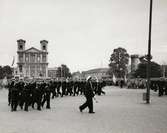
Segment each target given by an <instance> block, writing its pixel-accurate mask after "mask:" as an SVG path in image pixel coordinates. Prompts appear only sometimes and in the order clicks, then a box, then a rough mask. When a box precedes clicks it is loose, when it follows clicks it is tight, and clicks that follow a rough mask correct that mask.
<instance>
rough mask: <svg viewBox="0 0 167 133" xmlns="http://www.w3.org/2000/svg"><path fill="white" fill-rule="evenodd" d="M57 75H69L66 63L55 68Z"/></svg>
mask: <svg viewBox="0 0 167 133" xmlns="http://www.w3.org/2000/svg"><path fill="white" fill-rule="evenodd" d="M57 77H65V78H67V77H71V72H70V69H69V68H68V67H67V66H66V65H64V64H62V65H61V66H59V67H58V69H57Z"/></svg>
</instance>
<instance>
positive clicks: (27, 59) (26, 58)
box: [25, 54, 29, 62]
mask: <svg viewBox="0 0 167 133" xmlns="http://www.w3.org/2000/svg"><path fill="white" fill-rule="evenodd" d="M25 61H26V62H29V55H28V54H25Z"/></svg>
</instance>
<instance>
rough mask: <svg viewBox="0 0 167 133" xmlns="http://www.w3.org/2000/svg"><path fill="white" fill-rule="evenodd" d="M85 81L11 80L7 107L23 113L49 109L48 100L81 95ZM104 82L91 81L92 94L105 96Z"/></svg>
mask: <svg viewBox="0 0 167 133" xmlns="http://www.w3.org/2000/svg"><path fill="white" fill-rule="evenodd" d="M85 84H86V81H85V80H82V81H81V80H80V81H73V80H61V81H60V80H49V81H48V80H42V81H39V80H26V81H23V80H22V79H21V80H16V79H14V80H11V81H10V82H9V84H8V90H9V91H8V105H9V106H10V107H11V111H17V109H18V106H19V107H20V109H22V110H24V111H28V109H29V108H30V107H31V108H33V109H35V108H36V109H37V110H41V109H42V108H45V105H46V109H50V108H51V107H50V99H54V98H56V97H63V96H78V95H83V94H84V90H85ZM105 85H106V83H105V81H98V82H96V81H93V82H92V86H93V90H94V93H95V94H97V95H101V94H105V92H104V91H103V90H102V88H103V87H104V86H105Z"/></svg>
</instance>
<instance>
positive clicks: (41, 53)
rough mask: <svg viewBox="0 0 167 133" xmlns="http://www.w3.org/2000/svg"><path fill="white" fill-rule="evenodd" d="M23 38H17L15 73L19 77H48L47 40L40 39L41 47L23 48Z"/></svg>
mask: <svg viewBox="0 0 167 133" xmlns="http://www.w3.org/2000/svg"><path fill="white" fill-rule="evenodd" d="M25 43H26V41H25V40H22V39H20V40H17V46H18V48H17V56H18V62H17V75H19V76H21V77H31V78H38V77H48V51H47V45H48V41H46V40H42V41H40V45H41V49H37V48H34V47H31V48H29V49H25Z"/></svg>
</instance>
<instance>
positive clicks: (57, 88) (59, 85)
mask: <svg viewBox="0 0 167 133" xmlns="http://www.w3.org/2000/svg"><path fill="white" fill-rule="evenodd" d="M56 83H57V87H56V94H57V96H59V95H60V96H61V92H60V87H61V81H60V80H58V81H56Z"/></svg>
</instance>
